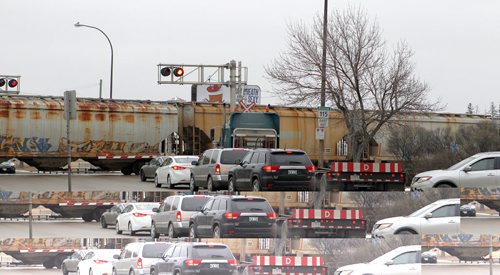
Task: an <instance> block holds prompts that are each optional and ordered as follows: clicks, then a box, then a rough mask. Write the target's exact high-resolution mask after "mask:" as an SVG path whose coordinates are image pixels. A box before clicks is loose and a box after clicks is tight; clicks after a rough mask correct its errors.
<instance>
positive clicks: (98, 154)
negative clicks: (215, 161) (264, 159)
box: [0, 96, 178, 174]
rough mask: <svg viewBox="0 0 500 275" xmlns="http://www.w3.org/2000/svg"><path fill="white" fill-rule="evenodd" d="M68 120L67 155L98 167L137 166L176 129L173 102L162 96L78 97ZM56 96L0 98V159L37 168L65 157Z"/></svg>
mask: <svg viewBox="0 0 500 275" xmlns="http://www.w3.org/2000/svg"><path fill="white" fill-rule="evenodd" d="M77 112H78V113H77V119H76V120H73V121H71V136H70V140H71V144H72V152H71V156H72V158H73V159H75V160H76V159H83V160H85V161H88V162H90V163H92V164H93V165H95V166H98V167H100V168H101V169H103V170H122V172H123V173H124V174H130V173H132V172H138V171H139V168H140V167H141V166H142V165H143V164H144V163H145V162H146V161H148V160H149V159H150V158H151V157H152V156H154V155H158V154H159V150H160V144H161V142H162V141H164V140H165V139H167V138H168V137H169V136H170V135H172V133H174V132H177V130H178V124H177V123H178V117H177V108H176V107H175V105H174V104H169V103H166V102H150V101H127V100H99V99H87V98H78V102H77ZM63 116H64V100H63V98H62V97H42V96H36V97H34V96H8V97H2V98H0V159H9V158H17V159H19V160H21V161H24V162H26V163H28V164H29V165H31V166H35V167H36V168H38V169H39V170H59V169H61V167H63V166H64V165H65V164H66V163H67V149H66V148H67V147H66V144H67V138H66V123H65V120H64V118H63Z"/></svg>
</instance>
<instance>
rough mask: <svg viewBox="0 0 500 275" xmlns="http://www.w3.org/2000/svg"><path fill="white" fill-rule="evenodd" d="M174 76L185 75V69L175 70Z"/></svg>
mask: <svg viewBox="0 0 500 275" xmlns="http://www.w3.org/2000/svg"><path fill="white" fill-rule="evenodd" d="M174 75H175V76H177V77H179V76H183V75H184V69H183V68H175V69H174Z"/></svg>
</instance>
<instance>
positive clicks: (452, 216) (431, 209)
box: [372, 198, 460, 237]
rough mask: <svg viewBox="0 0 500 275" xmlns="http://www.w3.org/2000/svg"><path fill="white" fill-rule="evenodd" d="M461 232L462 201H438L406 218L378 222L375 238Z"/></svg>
mask: <svg viewBox="0 0 500 275" xmlns="http://www.w3.org/2000/svg"><path fill="white" fill-rule="evenodd" d="M459 232H460V199H458V198H456V199H445V200H438V201H436V202H434V203H431V204H429V205H427V206H425V207H423V208H420V209H419V210H417V211H415V212H413V213H412V214H410V215H408V216H406V217H394V218H388V219H383V220H380V221H378V222H377V223H376V224H375V225H374V226H373V230H372V236H373V237H383V236H385V235H392V234H443V233H459Z"/></svg>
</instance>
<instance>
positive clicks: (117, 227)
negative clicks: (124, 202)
mask: <svg viewBox="0 0 500 275" xmlns="http://www.w3.org/2000/svg"><path fill="white" fill-rule="evenodd" d="M115 230H116V234H121V233H122V232H123V231H121V230H120V224H119V223H118V221H117V222H116V224H115Z"/></svg>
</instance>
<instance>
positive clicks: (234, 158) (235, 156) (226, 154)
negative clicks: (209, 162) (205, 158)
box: [220, 150, 248, 164]
mask: <svg viewBox="0 0 500 275" xmlns="http://www.w3.org/2000/svg"><path fill="white" fill-rule="evenodd" d="M247 153H248V150H230V151H222V154H221V156H220V163H221V164H239V163H240V161H241V160H242V159H243V158H244V157H245V155H246V154H247Z"/></svg>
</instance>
